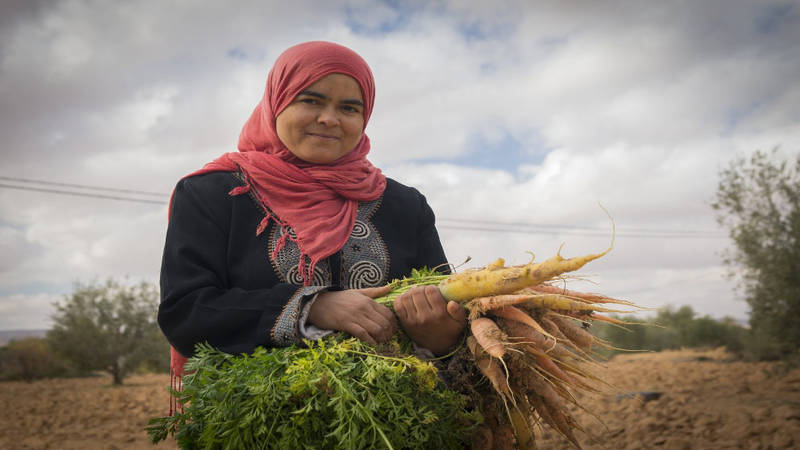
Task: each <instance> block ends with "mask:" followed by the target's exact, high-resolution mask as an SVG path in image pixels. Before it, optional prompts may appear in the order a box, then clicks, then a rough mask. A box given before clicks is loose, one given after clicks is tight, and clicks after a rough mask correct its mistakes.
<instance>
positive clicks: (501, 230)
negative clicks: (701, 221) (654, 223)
mask: <svg viewBox="0 0 800 450" xmlns="http://www.w3.org/2000/svg"><path fill="white" fill-rule="evenodd" d="M436 227H437V228H441V229H452V230H465V231H485V232H489V233H518V234H549V235H563V234H566V235H572V236H600V237H608V235H609V232H608V231H606V232H605V233H602V232H600V231H598V232H595V233H592V232H581V231H570V230H523V229H515V228H490V227H477V226H470V225H464V226H462V225H449V224H437V225H436ZM617 236H618V237H631V238H651V239H657V238H661V239H677V238H679V239H700V238H702V239H723V238H727V236H725V235H722V234H708V235H701V234H680V233H679V232H674V233H671V234H670V233H669V232H666V231H658V232H657V234H643V233H628V232H625V231H617Z"/></svg>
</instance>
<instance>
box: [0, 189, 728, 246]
mask: <svg viewBox="0 0 800 450" xmlns="http://www.w3.org/2000/svg"><path fill="white" fill-rule="evenodd" d="M0 180H6V181H14V182H18V183H27V184H34V183H35V184H41V185H45V186H61V187H70V188H77V189H89V190H95V191H106V192H117V193H122V194H126V193H127V194H136V195H147V196H158V197H161V198H164V197H165V194H163V193H157V192H148V191H140V190H135V189H118V188H110V187H101V186H89V185H84V184H75V183H60V182H53V181H45V180H34V179H30V178H20V177H8V176H1V175H0ZM0 188H7V189H18V190H23V191H35V192H44V193H49V194H59V195H71V196H76V197H89V198H99V199H105V200H116V201H126V202H134V203H147V204H154V205H165V204H167V202H166V201H163V200H155V199H146V198H136V197H130V196H122V195H104V194H95V193H89V192H76V191H71V190H63V189H50V188H42V187H35V186H17V185H11V184H5V183H0ZM438 222H439V223H438V224H437V227H438V228H443V229H453V230H464V231H482V232H487V233H518V234H539V235H542V234H549V235H558V234H567V235H576V236H608V231H607V230H605V229H604V228H600V227H590V226H580V225H561V224H554V225H546V224H537V223H525V222H498V221H491V220H475V219H451V218H439V219H438ZM450 222H452V223H450ZM473 224H474V225H473ZM617 235H618V236H621V237H633V238H666V239H672V238H706V239H722V238H727V235H724V234H719V233H715V232H713V231H701V230H658V229H647V228H629V229H619V230H617Z"/></svg>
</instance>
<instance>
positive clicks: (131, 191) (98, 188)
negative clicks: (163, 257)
mask: <svg viewBox="0 0 800 450" xmlns="http://www.w3.org/2000/svg"><path fill="white" fill-rule="evenodd" d="M0 180H6V181H16V182H20V183H35V184H44V185H47V186H62V187H71V188H79V189H90V190H94V191H109V192H120V193H127V194H140V195H155V196H158V197H164V193H163V192H149V191H138V190H134V189H118V188H110V187H101V186H88V185H85V184H75V183H57V182H54V181H44V180H33V179H30V178H18V177H6V176H2V175H0Z"/></svg>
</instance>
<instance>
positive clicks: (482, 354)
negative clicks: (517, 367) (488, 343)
mask: <svg viewBox="0 0 800 450" xmlns="http://www.w3.org/2000/svg"><path fill="white" fill-rule="evenodd" d="M467 348H468V349H469V351H470V352H471V353H472V356H473V357H474V358H475V365H476V366H478V370H480V371H481V373H482V374H483V376H485V377H486V378H488V379H489V382H491V383H492V386H493V387H494V390H495V391H497V393H498V394H500V396H501V397H504V398H511V396H512V395H511V389H510V388H509V386H508V382H507V381H506V377H505V374H504V373H503V369H502V368H500V364H498V363H497V361H495V360H494V359H492V358H491V357H489V355H488V354H487V353H486V351H484V349H483V348H482V347H481V346H480V344H478V341H477V340H476V339H475V337H474V336H469V337H467Z"/></svg>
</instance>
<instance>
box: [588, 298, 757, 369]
mask: <svg viewBox="0 0 800 450" xmlns="http://www.w3.org/2000/svg"><path fill="white" fill-rule="evenodd" d="M616 317H617V318H618V319H622V320H624V321H626V322H629V323H632V324H633V325H624V326H620V325H613V324H609V323H604V322H595V323H594V324H593V325H592V326H591V328H590V331H591V332H592V333H593V334H594V335H596V336H598V337H600V338H602V339H604V340H606V341H608V342H609V343H610V344H611V345H613V346H614V347H617V348H618V350H615V349H608V348H606V349H603V348H598V349H596V350H597V351H598V352H599V353H600V354H602V355H604V356H611V355H614V354H616V353H620V352H623V351H629V350H650V351H661V350H673V349H679V348H684V347H686V348H689V347H726V348H727V349H728V350H729V351H730V352H732V353H734V354H736V355H738V356H741V357H745V358H756V359H758V352H757V351H756V350H757V349H755V348H753V343H752V341H751V339H750V336H751V332H750V330H749V329H747V328H745V327H743V326H741V325H739V324H738V323H736V321H735V320H733V319H731V318H725V319H714V318H711V317H709V316H702V317H697V313H695V311H694V310H693V309H692V308H691V307H690V306H683V307H681V308H679V309H677V310H676V309H674V308H664V309H662V310H660V311H659V312H658V314H657V315H656V316H655V317H652V318H648V319H641V318H638V317H635V316H616Z"/></svg>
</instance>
